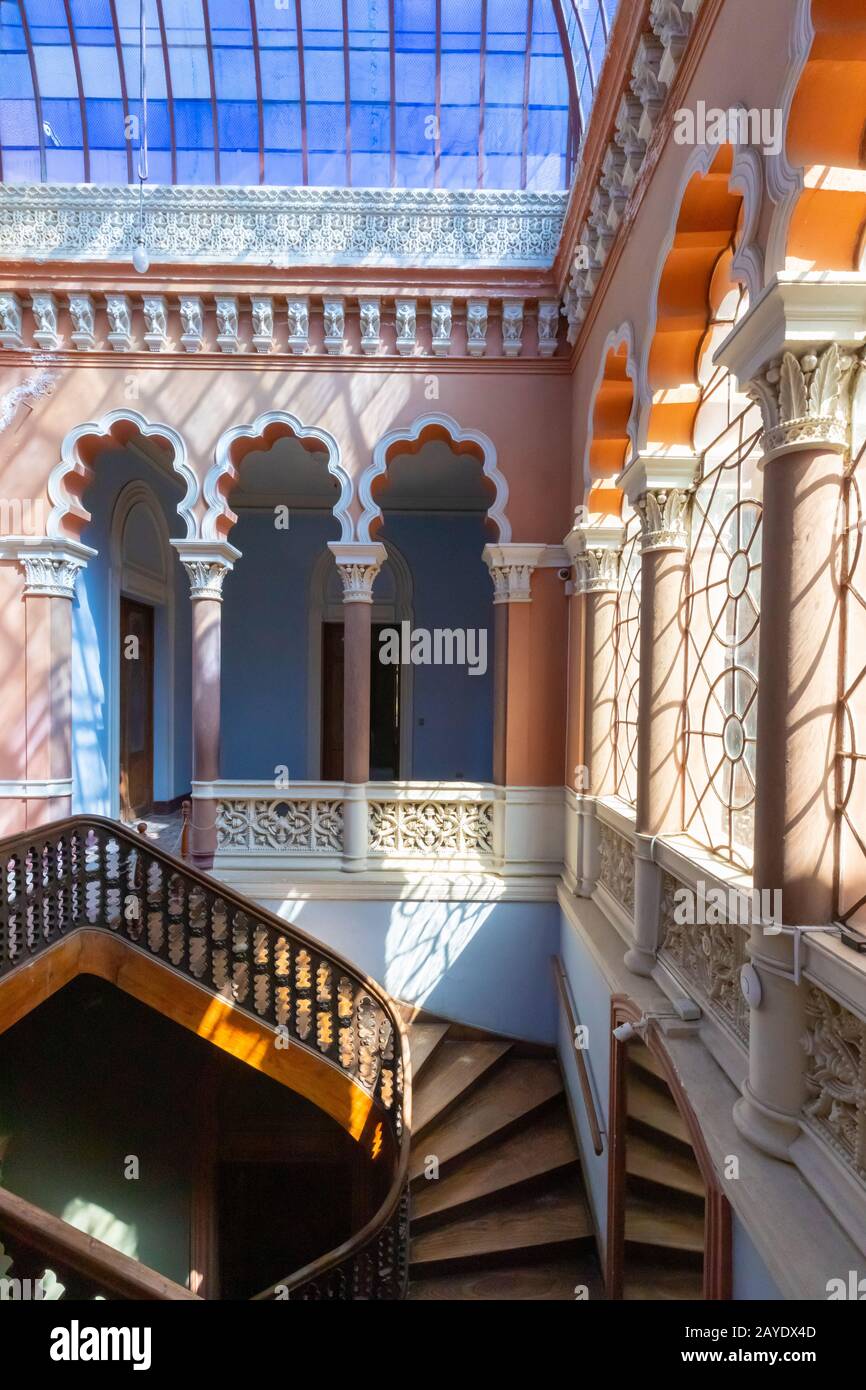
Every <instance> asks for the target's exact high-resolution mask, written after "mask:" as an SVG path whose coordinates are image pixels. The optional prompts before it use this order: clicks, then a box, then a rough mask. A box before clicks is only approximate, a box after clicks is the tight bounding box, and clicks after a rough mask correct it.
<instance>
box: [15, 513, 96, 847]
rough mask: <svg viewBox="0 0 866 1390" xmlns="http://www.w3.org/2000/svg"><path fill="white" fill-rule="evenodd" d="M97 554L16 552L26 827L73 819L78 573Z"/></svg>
mask: <svg viewBox="0 0 866 1390" xmlns="http://www.w3.org/2000/svg"><path fill="white" fill-rule="evenodd" d="M8 545H9V542H8V541H7V542H6V543H5V544H4V549H8ZM95 554H96V551H95V550H92V549H91V548H90V547H89V546H85V545H81V544H80V542H77V541H55V540H48V539H39V540H35V541H23V542H19V544H18V548H17V558H18V561H19V563H20V564H21V566H22V569H23V570H24V624H25V656H24V661H25V701H26V704H25V716H24V741H25V747H24V754H25V762H24V769H25V780H24V783H23V786H22V794H23V797H24V801H25V820H26V825H27V826H34V825H45V824H47V823H48V822H50V821H52V820H59V819H61V818H62V817H64V816H68V815H70V814H71V811H72V599H73V597H74V593H75V580H76V578H77V576H78V572H79V570H82V569H84V568H85V566H86V563H87V560H88V559H89V558H90V556H92V555H95Z"/></svg>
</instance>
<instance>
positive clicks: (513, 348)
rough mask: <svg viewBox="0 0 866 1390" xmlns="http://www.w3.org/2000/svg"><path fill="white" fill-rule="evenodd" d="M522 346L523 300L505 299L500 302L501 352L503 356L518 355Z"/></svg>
mask: <svg viewBox="0 0 866 1390" xmlns="http://www.w3.org/2000/svg"><path fill="white" fill-rule="evenodd" d="M522 347H523V300H522V299H506V300H503V303H502V352H503V354H504V356H505V357H519V356H520V349H521V348H522Z"/></svg>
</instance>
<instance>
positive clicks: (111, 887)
mask: <svg viewBox="0 0 866 1390" xmlns="http://www.w3.org/2000/svg"><path fill="white" fill-rule="evenodd" d="M76 837H78V838H76ZM111 841H114V842H116V843H117V844H118V845H121V846H125V852H126V853H131V854H133V855H134V856H135V859H134V860H132V861H129V862H130V863H134V864H135V865H137V866H138V867H137V868H135V870H134V873H133V877H132V879H129V880H127V881H126V884H125V887H124V889H123V891H124V893H125V894H126V895H127V896H128V897H129V898H131V899H134V900H135V901H134V903H133V906H135V905H136V904H137V905H138V910H139V915H138V916H136V917H135V918H134V919H133V921H134V922H143V920H144V918H143V915H141V914H142V910H144V911H145V912H146V910H147V905H148V901H149V899H148V892H149V888H148V872H149V870H148V867H147V865H148V862H149V863H150V864H151V866H153V867H156V866H157V865H161V870H160V872H161V873H162V887H161V889H160V890H159V891H158V892H157V897H156V899H155V901H156V902H157V903H158V906H157V909H156V910H157V912H158V914H159V915H160V917H161V918H164V919H165V920H164V923H163V925H164V927H165V930H163V927H162V926H161V927H160V944H159V945H157V946H148V944H147V940H146V938H144V939H142V933H141V928H140V927H139V929H138V932H137V934H135V935H133V934H132V933H131V931H130V927H129V922H128V921H127V920H126V918H125V917H124V915H123V914H121V913H120V910H119V901H120V899H119V889H120V884H121V881H122V880H121V867H120V864H118V863H114V862H113V861H112V867H111V870H110V872H109V867H108V860H107V859H106V856H107V855H108V852H109V849H108V847H109V846H110V844H111ZM91 844H92V845H93V847H94V849H93V853H94V856H95V858H94V866H93V867H90V866H89V864H88V863H87V862H86V860H87V854H88V852H89V846H90V845H91ZM73 846H75V849H76V854H77V856H78V858H77V859H76V860H75V862H73V856H72V847H73ZM15 859H17V861H18V863H17V866H16V868H15V870H14V873H13V878H14V880H15V882H16V884H17V886H16V887H15V890H14V894H13V896H12V900H11V901H10V897H9V896H8V895H9V894H12V888H11V887H9V884H10V883H11V881H12V880H11V879H10V872H9V871H8V870H7V864H10V862H11V861H12V860H15ZM154 861H156V863H155V864H154ZM122 862H123V861H122ZM28 863H29V865H30V867H29V869H27V871H26V872H25V870H24V868H23V866H24V865H26V864H28ZM0 864H2V868H3V875H2V880H0V977H2V978H7V979H8V978H10V977H12V976H14V975H16V974H17V973H18V972H19V971H20V970H22V969H23V968H24V967H26V966H27V965H28V964H29V962H30V961H32V960H33V958H34V956H36V955H39V954H41V953H42V952H43V951H44V950H46V949H48V948H49V947H50V946H51V945H53V944H55V943H56V942H57V941H58V940H59V939H61V938H62V937H69V936H70V935H71V934H72V933H73V932H77V931H79V930H87V929H94V928H95V929H96V930H104V931H106V932H108V933H110V935H111V937H112V938H113V939H114V940H115V941H124V940H126V941H128V943H129V944H130V945H131V946H133V948H134V949H140V950H148V949H149V950H150V952H151V954H153V955H155V956H157V957H158V958H159V959H160V960H161V961H162V963H163V964H164V965H166V966H167V967H168V968H169V969H173V970H176V971H178V973H181V974H186V975H187V976H189V977H190V978H193V979H194V980H195V982H196V983H197V984H198V985H199V987H204V988H208V989H209V988H211V986H210V985H208V984H206V983H205V979H204V975H203V970H193V969H192V967H191V966H190V964H189V963H187V964H186V965H185V966H182V965H181V963H180V961H181V957H183V959H184V960H185V959H186V957H185V955H184V951H185V950H186V946H187V945H188V944H189V941H190V940H191V939H192V937H193V936H195V937H196V939H198V940H201V939H202V926H201V923H199V924H198V925H197V926H196V927H195V928H194V929H191V928H190V923H189V922H188V921H186V920H185V915H184V909H183V908H180V909H174V911H175V913H176V915H175V916H172V912H173V909H172V907H171V897H170V884H171V882H174V881H178V880H179V881H180V882H181V883H182V884H183V885H184V892H183V894H182V895H181V902H182V904H186V903H188V901H189V898H190V889H192V888H198V889H200V890H201V894H202V895H203V901H204V903H205V911H204V915H203V917H202V918H201V921H203V922H205V923H210V922H211V921H212V919H211V916H210V910H211V907H212V906H213V904H214V900H218V902H219V903H220V904H221V905H222V907H224V908H225V909H226V912H227V913H228V914H229V915H231V916H232V919H233V921H235V920H238V921H242V922H243V927H242V928H239V930H241V931H242V933H243V940H244V942H245V943H246V945H245V946H244V947H243V951H244V952H246V958H247V959H252V957H253V953H254V952H253V948H254V945H255V943H254V936H253V929H256V930H259V929H262V928H263V929H264V930H265V932H267V933H269V934H270V941H271V945H270V946H269V947H267V948H263V949H264V953H265V960H266V961H270V962H271V964H270V966H269V967H268V968H271V969H272V968H273V956H274V953H275V951H276V946H277V944H278V943H277V942H276V937H277V936H278V937H279V938H281V939H282V940H284V941H287V942H288V943H290V945H291V947H292V948H293V950H296V949H297V948H301V949H302V950H308V951H309V953H310V956H311V958H318V959H319V960H320V961H323V962H325V963H326V964H327V966H329V967H332V968H333V971H334V972H335V973H337V974H340V975H343V974H344V975H345V976H346V977H347V981H349V982H351V988H352V989H355V987H357V989H358V990H359V991H360V992H361V994H360V995H357V994H356V998H358V997H361V995H368V996H369V997H370V1000H371V1001H372V1002H374V1003H375V1004H376V1005H378V1007H379V1009H380V1010H381V1012H382V1014H383V1015H384V1017H385V1018H386V1019H387V1021H388V1023H389V1024H390V1025H391V1034H390V1038H391V1039H392V1040H393V1041H392V1042H388V1039H387V1038H385V1037H384V1035H380V1034H379V1033H378V1032H377V1031H376V1028H375V1020H371V1019H369V1018H367V1019H365V1022H364V1030H365V1039H366V1041H365V1046H366V1049H367V1052H368V1064H369V1061H370V1060H371V1059H370V1057H369V1051H370V1049H371V1048H372V1049H384V1048H385V1046H386V1042H387V1043H388V1047H389V1050H388V1051H387V1054H386V1052H385V1051H381V1055H380V1057H379V1060H378V1066H373V1067H372V1068H371V1069H370V1071H369V1075H365V1072H364V1060H363V1056H361V1058H360V1061H359V1060H358V1058H357V1057H355V1056H354V1053H352V1054H351V1055H350V1060H349V1062H344V1061H343V1059H342V1057H340V1056H335V1057H333V1058H331V1057H327V1058H325V1057H323V1056H322V1052H321V1050H320V1048H319V1046H318V1043H317V1041H315V1040H314V1039H313V1038H310V1039H309V1041H307V1033H306V1032H304V1033H303V1034H301V1035H300V1036H298V1032H297V1028H296V1027H295V1029H294V1032H295V1036H293V1037H292V1042H293V1045H296V1046H300V1047H302V1048H303V1049H304V1050H305V1051H307V1052H309V1053H310V1054H311V1055H313V1056H316V1057H317V1058H318V1059H319V1060H322V1061H324V1062H325V1063H326V1064H327V1065H330V1066H336V1067H338V1068H339V1069H342V1070H343V1071H344V1074H346V1075H348V1076H349V1077H350V1078H351V1079H352V1080H353V1081H354V1082H355V1084H357V1085H359V1086H361V1087H362V1088H365V1089H366V1091H367V1094H368V1095H369V1096H370V1097H371V1099H372V1101H373V1104H374V1106H375V1107H376V1109H377V1111H378V1113H379V1115H380V1116H381V1118H382V1121H383V1123H385V1124H386V1125H387V1126H388V1128H389V1130H390V1132H391V1135H392V1136H393V1140H394V1146H393V1147H392V1148H391V1153H392V1154H393V1153H395V1152H396V1162H395V1165H394V1173H393V1176H392V1180H391V1182H390V1184H389V1187H388V1192H387V1194H386V1196H385V1198H384V1200H383V1201H382V1203H381V1204H380V1206H379V1209H378V1211H377V1212H376V1213H375V1214H374V1216H373V1217H372V1218H371V1220H370V1221H368V1222H367V1223H366V1225H365V1226H364V1227H363V1228H362V1229H361V1230H359V1231H358V1232H357V1233H356V1234H355V1235H354V1236H353V1237H352V1238H351V1239H350V1240H349V1241H347V1242H346V1243H345V1244H343V1245H341V1246H339V1247H337V1248H336V1249H335V1250H332V1251H330V1252H329V1253H328V1254H326V1255H323V1256H322V1257H321V1259H319V1260H317V1261H316V1262H315V1263H314V1264H313V1265H309V1266H307V1267H306V1268H305V1269H303V1270H300V1271H298V1272H297V1273H296V1274H292V1275H290V1276H289V1277H288V1278H286V1279H285V1280H283V1281H281V1285H282V1287H283V1288H285V1289H287V1290H289V1291H291V1296H293V1297H298V1298H305V1297H308V1298H316V1297H320V1296H321V1294H320V1292H319V1288H320V1286H321V1284H322V1283H323V1282H324V1280H325V1279H326V1278H328V1279H330V1280H331V1282H332V1283H333V1284H335V1285H337V1286H339V1287H340V1288H341V1289H351V1290H354V1289H360V1290H362V1291H361V1292H359V1293H357V1295H355V1294H353V1293H352V1292H349V1293H345V1292H343V1293H338V1294H337V1295H329V1296H336V1297H353V1296H358V1297H378V1298H394V1297H402V1296H403V1295H404V1293H405V1282H406V1278H405V1271H406V1259H407V1245H408V1234H407V1220H406V1215H407V1203H406V1194H407V1191H408V1171H409V1144H410V1138H411V1116H412V1103H411V1096H412V1091H411V1086H412V1078H411V1064H410V1058H409V1043H408V1036H407V1032H406V1028H405V1025H404V1023H403V1019H402V1017H401V1015H400V1012H399V1010H398V1009H397V1008H396V1006H395V1005H394V1003H393V1002H392V1000H391V999H390V997H389V996H388V994H387V993H386V992H385V991H384V990H383V989H382V988H381V986H380V985H378V984H377V983H376V981H375V980H372V979H370V977H369V976H367V975H365V974H364V973H363V972H362V971H360V970H358V968H357V967H356V966H355V965H354V964H352V963H350V962H349V961H347V960H346V959H345V957H343V956H341V955H340V954H339V953H338V952H336V951H333V950H332V949H331V948H330V947H329V946H327V945H326V944H325V943H324V942H322V941H320V940H318V939H316V938H315V937H312V936H309V935H308V934H307V933H306V932H304V931H302V930H301V929H300V928H298V927H296V926H295V925H294V924H293V923H290V922H286V921H284V920H283V919H282V918H281V917H277V916H276V914H275V913H272V912H269V911H268V910H267V908H264V907H261V906H259V904H258V903H256V902H254V901H252V900H251V899H249V898H246V897H245V896H243V895H242V894H240V893H238V892H236V891H235V890H234V889H232V888H230V887H229V886H228V884H225V883H223V882H222V881H221V880H219V879H216V878H214V877H213V876H212V875H210V874H205V873H203V872H201V871H200V870H198V869H195V868H193V867H192V866H191V865H190V864H188V863H186V862H185V861H184V860H182V859H179V858H177V857H176V856H175V855H172V854H169V853H168V852H167V851H165V850H163V849H161V848H160V847H159V846H158V845H155V844H154V843H153V842H152V841H150V840H143V839H142V837H141V836H139V835H137V834H135V832H133V831H130V829H129V827H127V826H124V825H121V824H120V823H119V822H117V821H113V820H108V819H107V818H105V817H103V816H73V817H69V818H68V819H66V820H63V821H57V822H54V823H52V824H50V825H44V826H39V827H34V828H33V829H32V830H30V831H24V832H19V833H18V834H16V835H11V836H8V837H6V838H5V839H4V840H2V841H0ZM93 882H96V883H97V884H98V885H101V887H99V888H98V889H97V897H96V902H97V903H98V904H99V905H100V909H99V910H100V911H101V912H105V911H106V903H107V901H108V898H109V897H110V896H111V895H112V894H113V895H114V902H113V907H112V908H111V912H112V913H113V917H111V918H110V919H109V918H108V917H107V918H106V919H104V920H100V917H99V915H98V913H94V910H93V909H92V907H91V904H90V901H89V899H88V892H89V887H90V885H91V884H92V883H93ZM102 889H105V896H104V897H102V896H100V894H101V893H102ZM76 895H77V896H76ZM73 899H74V900H75V901H77V902H78V906H77V908H75V909H74V910H72V911H70V904H71V902H72V901H73ZM208 904H209V905H210V906H208ZM235 913H237V914H241V917H240V918H238V919H234V916H233V914H235ZM165 914H168V915H167V916H165ZM60 915H62V917H63V918H64V920H63V921H62V922H61V921H59V920H58V919H59V916H60ZM10 921H14V926H13V927H12V929H11V934H9V935H8V939H7V933H9V924H10ZM37 922H38V923H39V924H40V927H39V928H37V929H36V930H33V925H32V924H34V923H37ZM172 922H175V923H176V924H177V925H178V927H182V929H183V931H184V934H185V935H184V942H185V943H186V944H184V945H183V946H182V950H181V957H178V958H175V957H173V956H172V955H171V954H170V953H169V949H168V941H167V937H168V931H169V928H170V926H171V923H172ZM42 924H44V925H45V929H44V930H43V929H40V928H41V927H42ZM209 930H210V927H208V928H206V931H209ZM225 933H226V927H225V925H223V936H222V937H221V938H220V942H219V946H220V950H221V951H222V952H223V953H224V954H225V952H226V945H227V941H228V937H227V936H226V934H225ZM10 940H11V941H13V942H14V948H15V949H14V955H13V956H11V957H10V956H8V955H6V949H7V946H8V941H10ZM215 950H216V946H215V940H211V941H210V942H209V944H208V945H207V947H206V953H205V964H207V962H208V961H209V960H210V956H211V953H212V952H214V951H215ZM233 950H234V947H233ZM200 960H201V958H200V957H199V962H200ZM277 983H279V979H278V980H277ZM307 988H309V989H310V991H311V994H312V993H313V992H314V986H313V985H312V984H311V985H309V986H307ZM325 988H326V989H327V990H328V996H327V997H328V999H329V1000H330V1005H329V1007H330V1009H331V1014H330V1017H331V1019H332V1026H334V1028H335V1032H336V1024H337V1023H338V1021H339V1020H338V1017H337V1014H336V1013H335V1010H336V1008H337V998H336V992H335V989H332V988H331V987H330V984H329V983H326V986H325ZM247 992H249V989H248V991H247ZM236 1007H243V1008H245V1010H246V1011H247V1012H249V1013H251V1014H252V1016H254V1017H257V1018H258V1021H259V1022H261V1023H263V1024H264V1025H265V1026H268V1023H267V1019H266V1018H265V1017H264V1015H262V1014H261V1012H260V1011H258V1010H254V1009H253V1007H252V1005H251V1004H246V1005H243V1006H241V1005H237V1004H236ZM272 1012H273V1009H272ZM271 1026H272V1025H271ZM359 1026H360V1025H359ZM307 1031H309V1030H307ZM353 1057H354V1060H352V1058H353ZM372 1060H374V1061H375V1058H373V1059H372ZM61 1224H63V1223H61ZM40 1248H41V1247H40ZM390 1251H393V1252H394V1258H391V1257H390V1255H389V1254H388V1253H387V1252H390ZM371 1266H372V1267H375V1268H376V1269H377V1270H380V1269H381V1270H385V1268H386V1266H390V1270H391V1271H392V1272H391V1273H390V1274H387V1273H382V1274H378V1273H377V1275H376V1278H377V1279H378V1280H379V1287H378V1288H377V1290H376V1291H375V1292H364V1291H363V1289H364V1281H365V1279H366V1277H367V1272H368V1270H369V1269H370V1267H371ZM395 1270H397V1271H399V1275H400V1277H399V1278H398V1277H397V1276H396V1275H395V1274H394V1272H393V1271H395ZM305 1285H308V1286H309V1287H308V1288H307V1289H306V1290H305V1288H304V1286H305ZM400 1289H402V1292H401V1291H398V1290H400ZM133 1296H136V1297H137V1296H139V1295H133ZM151 1296H153V1297H160V1296H163V1295H160V1294H158V1293H157V1294H153V1295H151ZM165 1296H168V1297H173V1296H174V1295H165ZM187 1296H189V1295H187ZM278 1296H279V1297H284V1296H285V1294H282V1293H281V1294H276V1293H275V1292H273V1290H266V1291H265V1292H264V1293H263V1294H262V1295H260V1297H263V1298H268V1297H278Z"/></svg>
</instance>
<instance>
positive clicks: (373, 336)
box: [358, 298, 382, 357]
mask: <svg viewBox="0 0 866 1390" xmlns="http://www.w3.org/2000/svg"><path fill="white" fill-rule="evenodd" d="M358 322H359V323H360V326H361V351H362V352H365V353H367V355H368V356H370V357H375V356H376V354H377V353H378V352H379V351H380V349H381V347H382V338H381V327H382V306H381V304H380V302H379V300H378V299H376V298H373V299H359V300H358Z"/></svg>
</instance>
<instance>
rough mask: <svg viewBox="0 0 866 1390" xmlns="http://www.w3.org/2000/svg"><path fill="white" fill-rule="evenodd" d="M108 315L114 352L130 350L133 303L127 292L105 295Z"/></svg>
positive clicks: (109, 333) (109, 336)
mask: <svg viewBox="0 0 866 1390" xmlns="http://www.w3.org/2000/svg"><path fill="white" fill-rule="evenodd" d="M105 312H106V313H107V315H108V342H109V346H110V347H111V349H112V351H114V352H129V350H130V348H131V347H132V305H131V303H130V300H129V295H127V294H108V295H106V296H105Z"/></svg>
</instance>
